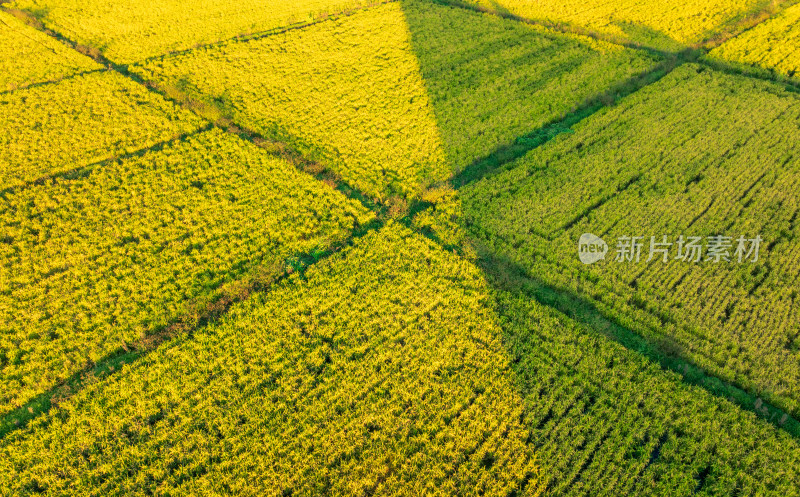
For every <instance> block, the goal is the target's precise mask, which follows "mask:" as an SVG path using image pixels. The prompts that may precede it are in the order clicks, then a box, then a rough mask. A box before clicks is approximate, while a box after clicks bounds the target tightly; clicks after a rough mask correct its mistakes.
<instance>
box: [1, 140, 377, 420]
mask: <svg viewBox="0 0 800 497" xmlns="http://www.w3.org/2000/svg"><path fill="white" fill-rule="evenodd" d="M372 217H373V215H372V213H370V212H369V211H366V210H365V209H364V208H363V207H361V206H360V204H358V203H356V202H355V201H352V200H347V199H346V198H345V197H344V196H343V195H342V194H340V193H339V192H337V191H335V190H333V189H331V188H330V187H328V186H327V185H324V184H322V183H320V182H317V181H315V180H314V179H313V178H312V177H311V176H308V175H306V174H303V173H300V172H298V171H297V170H296V169H295V168H294V167H293V166H291V165H290V164H288V163H286V162H284V161H282V160H280V159H276V158H274V157H270V156H268V155H267V154H266V153H265V152H264V151H263V150H261V149H259V148H257V147H255V146H254V145H252V144H249V143H247V142H245V141H243V140H241V139H239V138H236V137H233V136H231V135H228V134H225V133H223V132H221V131H219V130H212V131H207V132H203V133H200V134H198V135H195V136H192V137H190V138H188V139H186V140H185V141H179V142H174V143H170V144H168V145H166V146H165V147H164V148H163V150H157V151H151V152H147V153H145V154H143V155H141V156H134V157H131V158H128V159H124V160H120V161H117V162H113V163H110V164H103V165H101V166H98V167H95V168H92V169H90V170H89V171H87V172H84V173H83V174H81V175H78V176H77V177H67V178H58V179H56V180H54V181H52V182H48V183H46V184H43V185H34V186H32V187H30V188H20V189H17V190H14V191H11V192H8V193H6V194H5V195H4V197H3V198H0V230H1V231H0V233H2V236H3V243H0V260H2V264H1V265H0V364H2V373H1V374H0V392H1V393H2V394H1V395H0V414H5V413H7V412H9V411H10V410H11V409H13V408H15V407H17V406H19V405H21V404H24V403H25V402H26V401H28V400H30V399H31V398H33V397H35V396H36V395H38V394H40V393H42V392H44V391H46V390H47V389H48V388H51V387H53V386H54V385H56V384H58V382H59V381H62V380H64V379H66V378H68V377H69V376H70V375H71V374H73V373H75V372H77V371H81V370H82V369H83V368H84V367H85V366H86V364H87V362H89V363H93V362H96V361H99V360H101V359H102V358H103V357H104V356H106V355H108V354H110V353H112V352H114V351H117V350H119V349H121V348H123V347H125V345H124V343H126V342H127V343H133V342H135V341H138V340H139V339H140V338H141V337H143V336H147V335H148V334H152V333H155V332H158V331H159V330H161V329H162V328H163V327H165V326H166V325H168V324H170V323H171V322H172V321H173V320H175V319H178V318H182V317H183V316H184V315H186V314H191V313H192V312H194V310H195V309H197V308H202V306H203V304H204V303H206V302H209V301H211V300H213V299H214V298H215V297H216V296H218V295H219V294H220V292H221V291H222V290H223V289H224V287H225V285H227V284H229V283H232V282H235V281H237V280H241V279H243V278H246V277H248V276H250V273H254V272H258V271H259V270H260V268H262V267H267V268H269V267H271V266H273V265H276V264H277V265H280V264H281V263H282V262H283V261H284V259H286V258H287V257H289V256H293V255H296V254H298V253H306V252H310V251H312V250H317V249H325V248H327V247H328V246H329V245H330V244H331V243H332V242H334V241H336V240H341V239H343V238H345V237H346V236H348V235H349V234H350V232H351V230H352V229H353V227H354V226H356V225H359V224H366V223H367V222H368V221H369V220H370V219H371V218H372Z"/></svg>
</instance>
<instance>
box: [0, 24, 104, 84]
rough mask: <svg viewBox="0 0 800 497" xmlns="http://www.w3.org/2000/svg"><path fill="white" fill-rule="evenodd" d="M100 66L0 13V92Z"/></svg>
mask: <svg viewBox="0 0 800 497" xmlns="http://www.w3.org/2000/svg"><path fill="white" fill-rule="evenodd" d="M100 67H101V66H100V65H99V64H97V63H96V62H94V61H93V60H92V59H90V58H88V57H86V56H84V55H81V54H79V53H78V52H76V51H74V50H71V49H70V48H68V47H67V46H66V45H64V44H63V43H59V42H58V41H56V40H54V39H52V38H50V37H49V36H47V35H45V34H44V33H42V32H40V31H38V30H36V29H33V28H32V27H30V26H28V25H26V24H25V23H23V22H21V21H20V20H19V19H17V18H15V17H13V16H11V15H9V14H7V13H5V12H2V11H0V91H8V90H14V89H17V88H21V87H24V86H28V85H31V84H33V83H41V82H43V81H51V80H57V79H60V78H63V77H65V76H69V75H71V74H75V73H77V72H80V71H91V70H93V69H99V68H100Z"/></svg>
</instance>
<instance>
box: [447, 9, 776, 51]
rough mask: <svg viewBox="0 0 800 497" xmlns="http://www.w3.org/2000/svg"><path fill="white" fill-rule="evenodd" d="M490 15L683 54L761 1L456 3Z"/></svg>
mask: <svg viewBox="0 0 800 497" xmlns="http://www.w3.org/2000/svg"><path fill="white" fill-rule="evenodd" d="M453 3H456V4H458V3H460V4H464V5H471V6H477V7H479V8H481V9H484V10H487V11H489V12H495V13H498V14H511V15H514V16H518V17H522V18H525V19H530V20H533V21H539V22H543V23H545V24H553V25H557V26H560V27H563V28H566V29H576V28H577V30H579V31H580V32H593V33H598V34H600V35H602V36H608V37H611V39H614V40H615V41H621V42H630V43H635V44H639V45H642V46H646V47H651V48H655V49H659V50H680V49H682V48H685V47H687V46H690V45H692V44H695V43H699V42H702V41H704V40H705V39H707V38H710V37H712V36H713V34H714V33H716V32H717V31H719V30H721V29H724V28H725V27H726V26H727V25H730V24H731V23H732V22H736V21H737V20H739V19H741V18H742V17H743V16H745V15H747V14H749V13H750V12H752V11H754V10H756V9H758V8H761V7H763V6H764V4H765V2H762V1H759V0H745V1H736V0H690V1H687V2H664V1H661V0H615V1H611V2H610V1H607V0H454V2H453Z"/></svg>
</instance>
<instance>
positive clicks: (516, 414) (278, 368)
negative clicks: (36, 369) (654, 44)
mask: <svg viewBox="0 0 800 497" xmlns="http://www.w3.org/2000/svg"><path fill="white" fill-rule="evenodd" d="M487 291H488V288H487V285H486V282H485V281H484V280H483V278H482V277H481V275H480V272H479V271H478V270H477V269H476V268H474V267H473V266H471V265H469V264H468V263H466V262H464V261H463V260H460V259H459V258H457V257H456V256H454V255H452V254H448V253H447V252H444V251H442V250H441V249H439V248H438V247H436V246H435V245H433V244H432V243H431V242H429V241H427V240H425V239H424V238H422V237H420V236H417V235H414V234H413V233H411V232H410V231H409V230H407V229H405V228H402V227H400V226H399V225H397V224H390V225H389V226H387V227H386V228H384V229H382V230H381V231H379V232H373V233H371V234H369V235H368V236H366V237H365V238H363V239H361V240H359V241H358V242H357V243H356V246H355V247H353V248H352V249H350V250H347V251H346V252H344V253H342V254H339V255H336V256H334V257H333V258H331V259H327V260H325V261H323V262H321V263H319V264H317V265H315V266H312V267H311V268H310V269H309V270H308V272H307V273H306V274H305V276H304V277H302V278H301V277H297V278H292V279H291V280H289V281H288V282H286V283H285V284H281V285H280V287H278V288H276V289H274V290H273V291H271V292H268V293H264V294H259V295H254V296H252V297H251V299H250V300H248V301H247V302H246V303H243V304H241V305H238V306H236V308H235V309H233V310H232V311H231V313H230V315H229V316H228V317H227V318H226V319H224V320H222V321H221V322H219V323H218V324H214V325H212V326H209V327H207V328H204V329H200V330H198V331H197V332H196V333H195V334H194V336H193V337H192V338H191V339H186V340H176V341H174V342H172V343H169V344H165V345H163V346H162V347H160V348H159V349H158V350H156V351H154V352H153V353H152V354H150V355H148V356H147V357H145V358H143V359H142V360H141V361H140V362H139V363H137V364H136V365H133V366H126V367H125V368H124V369H123V370H122V371H120V372H119V373H118V374H116V375H114V376H113V378H110V379H109V380H108V381H104V382H101V383H97V384H95V385H93V386H91V387H89V388H87V389H86V390H85V391H83V392H81V393H80V394H79V395H78V396H76V397H74V398H73V399H72V400H70V401H69V402H68V403H66V404H64V405H63V406H62V407H61V408H60V409H59V410H58V411H57V412H54V413H53V414H52V415H48V416H45V417H43V418H41V419H40V420H37V421H35V422H34V423H32V424H31V425H30V426H29V427H28V428H26V429H23V430H19V431H17V432H15V433H13V434H11V435H10V436H8V437H7V438H6V439H5V440H3V441H2V445H0V487H3V488H7V489H11V490H12V491H14V492H22V493H24V492H29V491H31V490H34V489H38V490H40V491H47V492H49V493H56V494H57V493H64V492H67V493H78V494H84V493H85V494H89V495H130V494H147V493H153V492H155V493H180V494H193V495H215V494H235V495H309V496H310V495H325V494H328V495H362V494H373V493H374V494H375V495H406V496H413V495H492V496H494V495H497V496H506V495H509V494H510V493H511V492H514V491H516V492H518V493H519V494H524V495H532V496H535V495H539V493H540V492H541V490H542V488H541V485H540V473H539V470H538V468H537V466H536V461H535V458H534V454H533V451H532V448H531V446H530V445H529V444H528V443H527V436H528V433H527V430H526V429H525V428H524V426H522V425H521V423H520V419H521V414H522V412H523V407H524V406H523V404H522V403H521V401H520V398H519V396H518V394H517V393H516V392H515V389H514V383H513V377H512V376H511V375H510V370H509V363H508V359H507V357H506V355H505V350H504V348H503V345H502V342H501V341H500V329H499V328H498V325H497V322H496V320H495V318H494V314H493V313H492V312H491V309H490V308H489V307H488V304H489V303H490V300H489V299H488V294H487Z"/></svg>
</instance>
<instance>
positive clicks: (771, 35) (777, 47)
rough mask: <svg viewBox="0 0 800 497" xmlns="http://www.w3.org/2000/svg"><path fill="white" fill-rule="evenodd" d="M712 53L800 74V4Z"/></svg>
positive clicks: (741, 61) (739, 61) (723, 57)
mask: <svg viewBox="0 0 800 497" xmlns="http://www.w3.org/2000/svg"><path fill="white" fill-rule="evenodd" d="M711 56H712V57H716V58H720V59H725V60H728V61H732V62H737V63H743V64H752V65H755V66H759V67H763V68H766V69H773V70H775V71H776V72H777V73H779V74H782V75H785V76H795V77H800V4H798V5H794V6H792V7H789V8H788V9H786V10H784V11H783V12H781V13H779V14H778V15H776V16H775V17H773V18H772V19H768V20H766V21H764V22H762V23H761V24H759V25H758V26H755V27H754V28H753V29H750V30H748V31H746V32H744V33H743V34H741V35H740V36H738V37H736V38H734V39H732V40H729V41H728V42H726V43H723V44H722V45H721V46H719V47H717V48H716V49H715V50H712V51H711Z"/></svg>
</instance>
